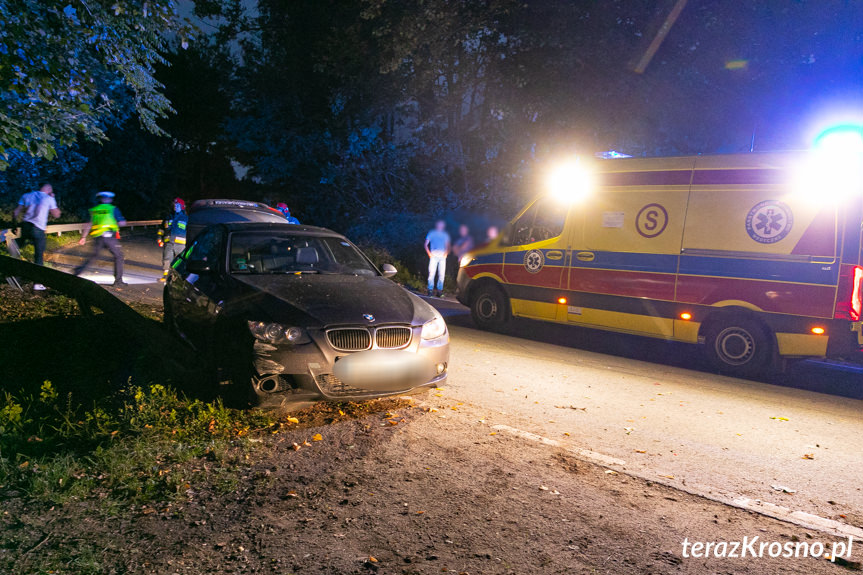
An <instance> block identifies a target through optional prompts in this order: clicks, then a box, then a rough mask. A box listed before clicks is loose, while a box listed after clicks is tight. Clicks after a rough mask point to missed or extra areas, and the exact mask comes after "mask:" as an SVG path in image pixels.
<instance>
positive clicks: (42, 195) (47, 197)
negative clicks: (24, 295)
mask: <svg viewBox="0 0 863 575" xmlns="http://www.w3.org/2000/svg"><path fill="white" fill-rule="evenodd" d="M49 215H50V216H51V217H52V218H59V217H60V209H59V208H58V207H57V200H56V199H55V198H54V188H52V187H51V184H42V187H41V188H39V190H37V191H35V192H29V193H27V194H24V195H23V196H21V199H20V200H18V207H17V208H15V211H14V212H13V213H12V218H13V220H15V221H17V220H18V219H20V220H21V242H22V244H24V243H26V242H30V243H31V244H33V250H34V251H35V252H36V256H35V258H34V263H35V264H36V265H40V266H41V265H43V264H44V259H43V258H44V255H45V242H46V240H45V228H46V227H47V226H48V216H49Z"/></svg>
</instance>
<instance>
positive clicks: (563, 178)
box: [548, 162, 592, 203]
mask: <svg viewBox="0 0 863 575" xmlns="http://www.w3.org/2000/svg"><path fill="white" fill-rule="evenodd" d="M591 184H592V178H591V177H590V173H589V172H588V171H587V170H586V169H585V168H584V167H582V166H580V165H579V164H578V163H576V162H567V163H565V164H561V165H560V166H558V167H557V168H555V169H554V170H552V172H551V174H549V177H548V189H549V192H550V193H551V195H552V196H553V197H555V198H557V199H558V200H560V201H562V202H567V203H572V202H577V201H579V200H581V199H583V198H585V197H586V196H587V195H588V194H589V193H590V190H591V187H592V186H591Z"/></svg>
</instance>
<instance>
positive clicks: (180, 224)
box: [158, 198, 189, 282]
mask: <svg viewBox="0 0 863 575" xmlns="http://www.w3.org/2000/svg"><path fill="white" fill-rule="evenodd" d="M188 224H189V216H187V215H186V202H184V201H183V199H182V198H174V203H173V205H172V206H171V215H169V216H168V217H167V218H165V220H164V221H162V225H161V226H159V231H158V236H159V239H158V242H159V247H160V248H162V279H160V280H159V281H162V282H163V281H165V280H166V279H167V278H168V272H169V271H170V269H171V262H172V261H174V258H176V257H177V256H178V255H180V252H182V251H183V250H184V249H186V226H187V225H188Z"/></svg>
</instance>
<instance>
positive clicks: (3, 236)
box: [0, 220, 162, 241]
mask: <svg viewBox="0 0 863 575" xmlns="http://www.w3.org/2000/svg"><path fill="white" fill-rule="evenodd" d="M87 223H88V222H83V223H80V224H51V225H49V226H45V233H46V234H57V235H58V236H62V235H63V234H64V233H67V232H78V234H83V233H84V230H85V229H86V227H87ZM161 223H162V220H137V221H134V222H126V225H125V226H122V227H124V228H129V229H132V230H134V229H135V228H146V227H150V226H158V225H159V224H161ZM20 237H21V232H20V230H19V232H18V233H17V234H13V233H12V230H0V241H7V240H10V239H12V240H17V239H18V238H20Z"/></svg>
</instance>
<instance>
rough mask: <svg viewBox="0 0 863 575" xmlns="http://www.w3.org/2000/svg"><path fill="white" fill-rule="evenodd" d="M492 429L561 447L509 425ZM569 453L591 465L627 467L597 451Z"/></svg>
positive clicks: (619, 460) (549, 440) (618, 460)
mask: <svg viewBox="0 0 863 575" xmlns="http://www.w3.org/2000/svg"><path fill="white" fill-rule="evenodd" d="M491 428H492V429H495V430H497V431H505V432H507V433H509V434H510V435H515V436H517V437H523V438H525V439H530V440H531V441H536V442H537V443H542V444H543V445H550V446H552V447H561V445H560V442H559V441H557V440H554V439H549V438H548V437H543V436H541V435H537V434H535V433H531V432H529V431H522V430H521V429H516V428H515V427H510V426H509V425H492V426H491ZM566 449H567V451H570V452H572V453H574V454H575V455H578V456H579V457H581V458H582V459H586V460H588V461H590V462H591V463H597V464H599V465H605V466H611V465H626V462H625V461H624V460H622V459H617V458H616V457H611V456H609V455H605V454H603V453H597V452H596V451H591V450H589V449H578V448H576V449H571V448H566Z"/></svg>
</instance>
